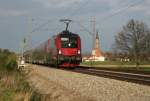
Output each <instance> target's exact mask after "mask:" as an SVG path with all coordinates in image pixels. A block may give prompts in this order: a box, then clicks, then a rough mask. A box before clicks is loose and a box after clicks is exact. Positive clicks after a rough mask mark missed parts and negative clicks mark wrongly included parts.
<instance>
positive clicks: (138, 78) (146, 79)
mask: <svg viewBox="0 0 150 101" xmlns="http://www.w3.org/2000/svg"><path fill="white" fill-rule="evenodd" d="M69 71H72V72H78V73H84V74H88V75H95V76H100V77H106V78H112V79H117V80H122V81H127V82H133V83H138V84H143V85H148V86H150V74H148V73H147V74H143V73H136V72H133V73H132V72H123V71H113V70H104V69H102V70H101V69H96V68H92V67H91V68H84V67H77V68H75V69H72V70H69Z"/></svg>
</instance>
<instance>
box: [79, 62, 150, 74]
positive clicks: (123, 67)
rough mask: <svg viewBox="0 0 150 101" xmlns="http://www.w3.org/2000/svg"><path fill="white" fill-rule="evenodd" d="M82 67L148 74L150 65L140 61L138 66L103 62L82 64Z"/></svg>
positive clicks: (131, 63) (128, 63) (126, 63)
mask: <svg viewBox="0 0 150 101" xmlns="http://www.w3.org/2000/svg"><path fill="white" fill-rule="evenodd" d="M81 65H82V66H89V67H97V68H107V69H115V70H137V71H146V72H150V63H149V62H145V61H142V62H140V64H139V65H138V66H136V63H135V62H131V61H129V62H121V61H104V62H95V61H90V62H82V63H81Z"/></svg>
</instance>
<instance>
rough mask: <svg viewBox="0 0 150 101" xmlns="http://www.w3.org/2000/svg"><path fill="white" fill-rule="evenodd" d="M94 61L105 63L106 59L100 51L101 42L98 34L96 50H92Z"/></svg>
mask: <svg viewBox="0 0 150 101" xmlns="http://www.w3.org/2000/svg"><path fill="white" fill-rule="evenodd" d="M92 59H93V60H94V61H105V57H104V56H103V53H102V51H101V49H100V40H99V35H98V32H97V33H96V37H95V45H94V48H93V49H92Z"/></svg>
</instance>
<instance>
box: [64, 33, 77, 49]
mask: <svg viewBox="0 0 150 101" xmlns="http://www.w3.org/2000/svg"><path fill="white" fill-rule="evenodd" d="M61 47H62V48H77V37H73V36H68V37H61Z"/></svg>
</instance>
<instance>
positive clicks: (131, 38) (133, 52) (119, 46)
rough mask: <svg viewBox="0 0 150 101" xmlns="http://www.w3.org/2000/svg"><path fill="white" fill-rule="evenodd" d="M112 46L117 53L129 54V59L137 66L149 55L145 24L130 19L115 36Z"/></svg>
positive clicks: (149, 44) (149, 38)
mask: <svg viewBox="0 0 150 101" xmlns="http://www.w3.org/2000/svg"><path fill="white" fill-rule="evenodd" d="M114 45H115V49H116V50H117V52H120V53H124V54H129V56H130V59H131V60H133V61H135V62H136V64H139V62H140V60H142V59H147V58H146V57H144V56H145V55H146V54H149V53H150V31H149V29H148V27H147V25H146V24H145V23H143V22H140V21H135V20H133V19H132V20H130V21H129V22H128V24H127V25H126V26H123V29H122V31H121V32H119V33H118V34H117V35H116V36H115V44H114Z"/></svg>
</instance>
